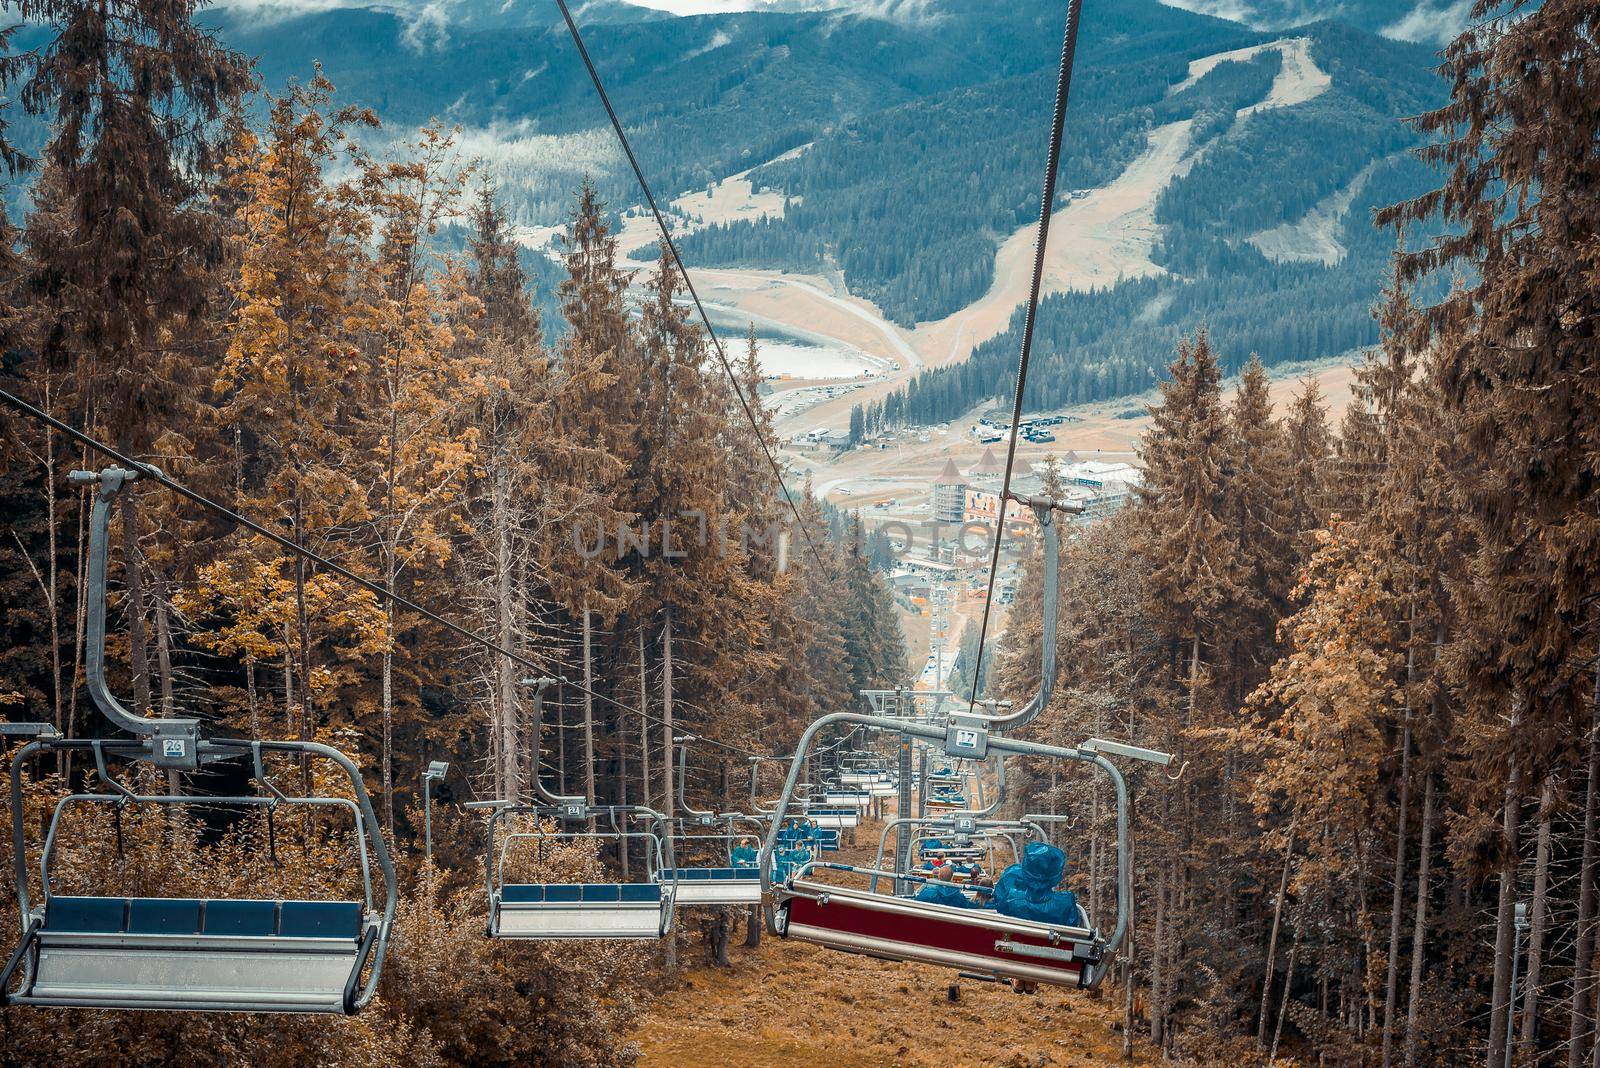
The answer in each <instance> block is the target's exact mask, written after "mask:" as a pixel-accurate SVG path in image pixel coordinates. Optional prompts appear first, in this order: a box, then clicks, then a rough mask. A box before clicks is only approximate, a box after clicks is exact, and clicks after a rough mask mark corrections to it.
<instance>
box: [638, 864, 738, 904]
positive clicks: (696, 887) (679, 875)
mask: <svg viewBox="0 0 1600 1068" xmlns="http://www.w3.org/2000/svg"><path fill="white" fill-rule="evenodd" d="M658 878H660V880H661V881H662V882H665V883H671V882H673V881H674V880H676V882H677V889H676V891H675V893H676V895H677V902H678V904H680V905H752V904H755V903H756V902H758V901H760V900H761V873H760V871H759V870H758V869H756V868H754V867H733V868H678V869H676V870H673V869H670V868H669V869H667V870H666V871H663V872H661V873H660V874H659V876H658Z"/></svg>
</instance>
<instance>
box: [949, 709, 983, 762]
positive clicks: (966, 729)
mask: <svg viewBox="0 0 1600 1068" xmlns="http://www.w3.org/2000/svg"><path fill="white" fill-rule="evenodd" d="M944 751H945V755H946V756H950V757H956V758H958V759H967V760H982V759H983V758H984V757H986V756H988V755H989V720H988V717H986V716H969V715H965V714H962V713H954V714H952V715H951V716H950V718H949V719H948V720H947V721H946V722H945V735H944Z"/></svg>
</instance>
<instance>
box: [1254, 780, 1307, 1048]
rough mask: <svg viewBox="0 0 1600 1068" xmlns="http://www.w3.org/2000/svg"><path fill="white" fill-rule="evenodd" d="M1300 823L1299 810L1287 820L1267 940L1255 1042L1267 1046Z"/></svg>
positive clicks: (1297, 808)
mask: <svg viewBox="0 0 1600 1068" xmlns="http://www.w3.org/2000/svg"><path fill="white" fill-rule="evenodd" d="M1299 822H1300V808H1299V806H1298V805H1297V806H1296V807H1295V810H1294V815H1293V816H1291V817H1290V818H1289V836H1288V838H1287V840H1286V841H1285V842H1284V843H1283V871H1282V872H1280V873H1279V875H1278V897H1277V900H1276V901H1275V902H1274V903H1273V906H1272V934H1271V936H1270V937H1268V939H1267V968H1266V974H1265V975H1264V976H1263V977H1262V980H1261V1018H1260V1019H1259V1020H1257V1021H1256V1042H1257V1043H1258V1044H1260V1045H1262V1046H1265V1045H1266V1044H1267V1019H1268V1017H1269V1016H1271V1012H1270V1011H1269V1009H1270V1006H1271V1004H1272V977H1273V969H1274V967H1275V966H1276V964H1277V959H1278V932H1279V931H1281V930H1282V929H1283V901H1284V898H1285V897H1287V896H1288V894H1289V869H1290V867H1291V865H1292V864H1293V862H1294V832H1295V827H1296V825H1298V824H1299Z"/></svg>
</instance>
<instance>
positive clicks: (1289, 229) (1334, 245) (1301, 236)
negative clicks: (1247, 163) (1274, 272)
mask: <svg viewBox="0 0 1600 1068" xmlns="http://www.w3.org/2000/svg"><path fill="white" fill-rule="evenodd" d="M1377 166H1378V161H1376V160H1375V161H1373V162H1372V163H1369V164H1367V165H1366V166H1365V167H1363V168H1362V169H1361V173H1359V174H1357V175H1356V176H1355V177H1354V178H1353V179H1351V181H1350V184H1349V185H1347V186H1345V187H1344V188H1343V189H1336V190H1334V191H1333V192H1332V193H1330V194H1328V195H1327V196H1325V197H1323V198H1322V199H1321V200H1320V201H1318V202H1317V204H1316V205H1315V206H1314V207H1312V209H1311V210H1310V211H1308V212H1306V214H1305V217H1304V218H1302V219H1300V220H1299V221H1298V222H1292V223H1280V224H1279V225H1277V226H1274V227H1273V228H1272V229H1270V230H1262V231H1261V232H1260V233H1258V234H1252V235H1250V236H1249V237H1248V238H1246V239H1245V240H1247V241H1249V242H1250V244H1252V245H1254V246H1255V247H1256V248H1257V249H1259V250H1260V252H1261V254H1262V255H1263V256H1265V257H1267V259H1269V260H1273V261H1275V262H1277V263H1320V264H1322V265H1323V266H1326V267H1332V266H1333V265H1334V264H1336V263H1338V262H1339V261H1340V260H1342V259H1344V258H1345V255H1346V254H1347V252H1348V251H1349V250H1348V249H1346V248H1345V247H1344V245H1343V244H1342V243H1341V242H1340V241H1339V230H1340V228H1341V227H1342V225H1343V222H1344V217H1345V215H1346V214H1347V213H1348V212H1349V211H1350V205H1351V204H1353V203H1355V199H1356V196H1357V195H1358V194H1359V193H1360V192H1361V190H1362V189H1363V188H1365V186H1366V184H1367V180H1368V179H1369V178H1371V177H1372V172H1373V171H1374V170H1376V169H1377Z"/></svg>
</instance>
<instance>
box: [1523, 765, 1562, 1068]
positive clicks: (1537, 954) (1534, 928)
mask: <svg viewBox="0 0 1600 1068" xmlns="http://www.w3.org/2000/svg"><path fill="white" fill-rule="evenodd" d="M1555 792H1556V791H1555V779H1554V777H1553V776H1550V775H1546V776H1545V778H1544V789H1542V790H1541V791H1540V792H1539V833H1538V838H1537V841H1538V845H1537V846H1536V847H1535V850H1534V859H1533V900H1532V901H1531V902H1529V905H1528V971H1527V976H1526V978H1525V980H1524V988H1523V991H1522V1032H1521V1037H1520V1039H1519V1043H1518V1044H1519V1045H1520V1047H1521V1052H1522V1054H1523V1055H1524V1056H1528V1055H1531V1054H1532V1052H1533V1048H1534V1047H1533V1044H1534V1039H1535V1038H1537V1037H1538V1033H1539V984H1540V983H1541V982H1542V981H1543V978H1544V977H1543V975H1542V974H1541V973H1542V971H1543V968H1544V932H1545V925H1546V921H1547V920H1548V918H1549V911H1550V910H1549V908H1548V902H1547V900H1546V897H1547V893H1548V891H1549V888H1550V823H1551V817H1552V815H1553V812H1554V809H1555V806H1556V797H1555Z"/></svg>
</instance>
